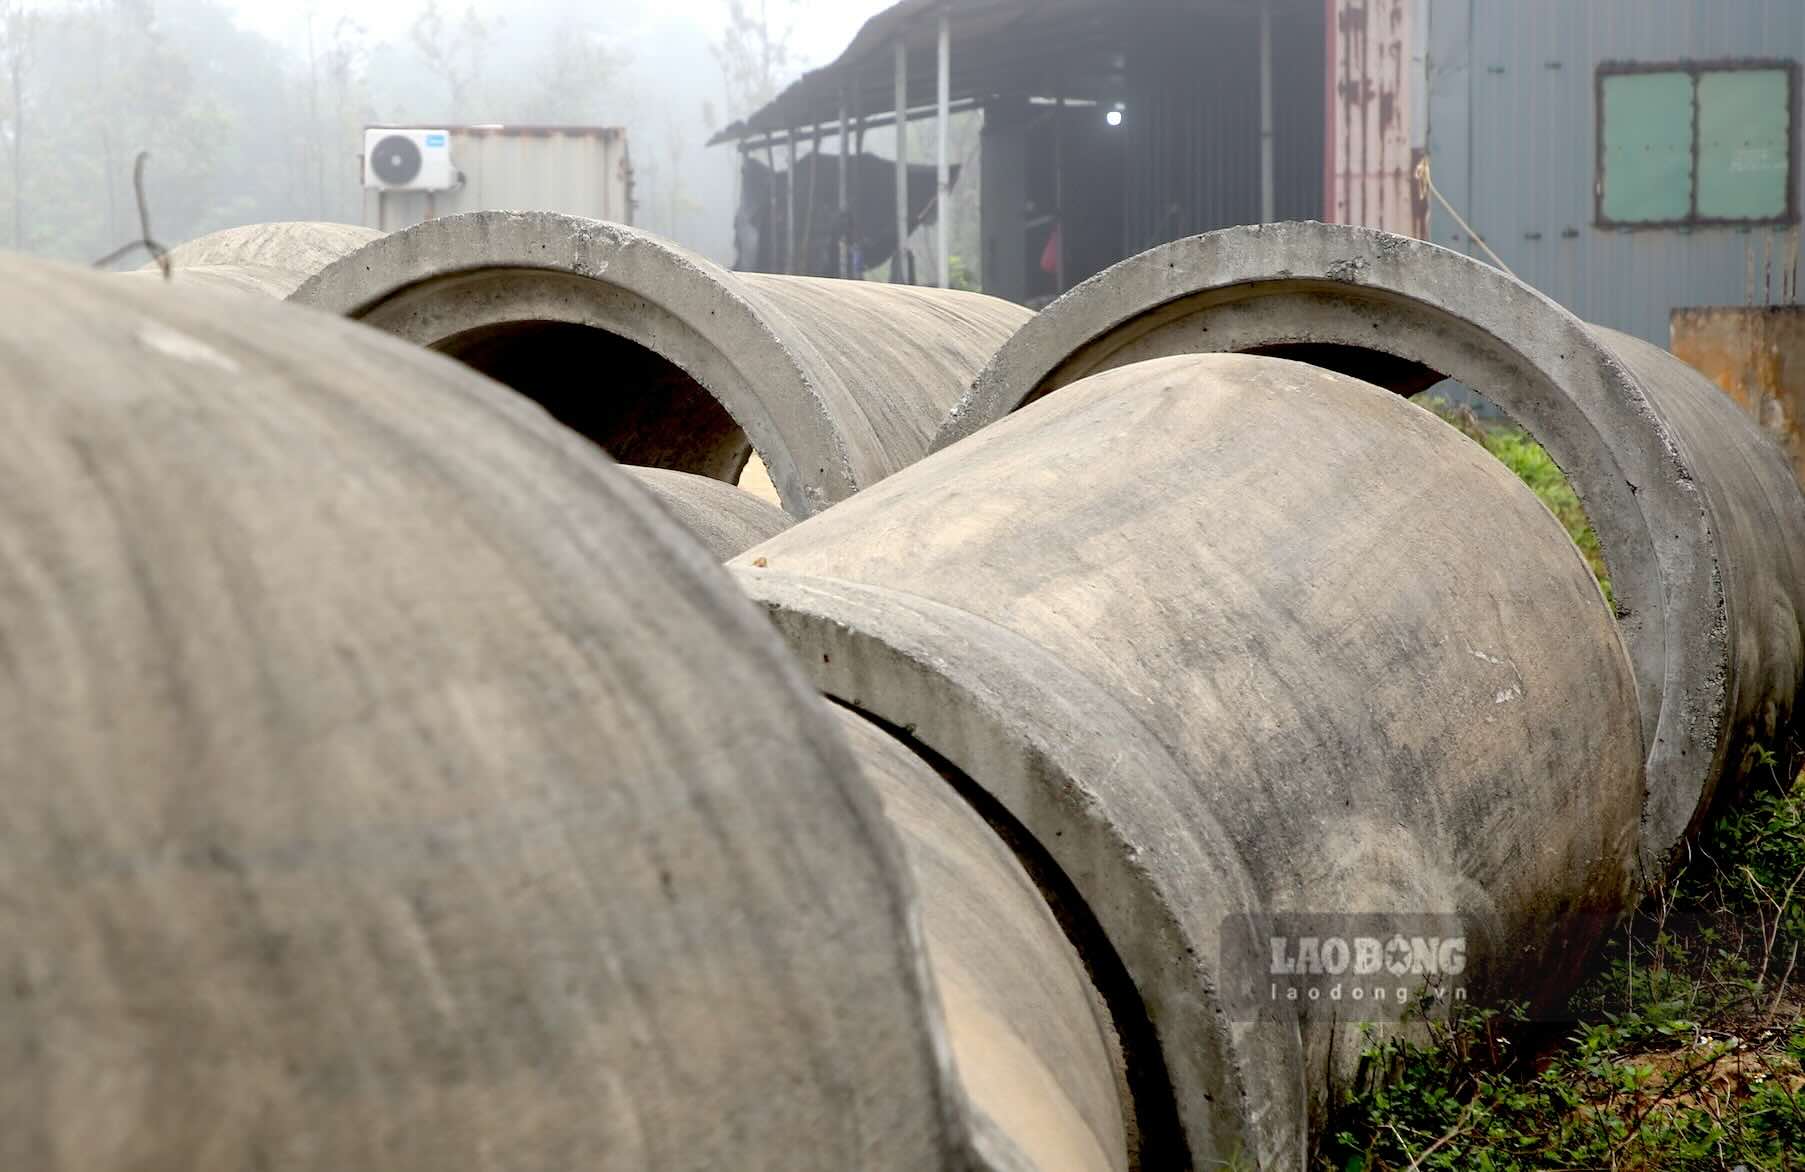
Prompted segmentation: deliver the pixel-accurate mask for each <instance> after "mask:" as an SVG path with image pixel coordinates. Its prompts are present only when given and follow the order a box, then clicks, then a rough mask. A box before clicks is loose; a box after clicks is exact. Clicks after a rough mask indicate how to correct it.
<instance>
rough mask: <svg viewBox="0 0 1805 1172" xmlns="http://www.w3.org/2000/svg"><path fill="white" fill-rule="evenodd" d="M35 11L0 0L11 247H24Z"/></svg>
mask: <svg viewBox="0 0 1805 1172" xmlns="http://www.w3.org/2000/svg"><path fill="white" fill-rule="evenodd" d="M37 24H38V19H37V14H36V13H33V12H29V11H27V10H26V8H25V3H24V0H0V61H3V62H4V64H5V67H6V78H7V82H8V90H9V101H8V105H7V118H6V139H7V144H8V154H10V155H11V157H12V158H11V161H12V181H13V200H12V203H13V248H14V249H22V248H24V247H25V75H26V72H27V71H28V70H29V69H30V67H31V55H32V48H33V42H34V41H35V40H36V32H37Z"/></svg>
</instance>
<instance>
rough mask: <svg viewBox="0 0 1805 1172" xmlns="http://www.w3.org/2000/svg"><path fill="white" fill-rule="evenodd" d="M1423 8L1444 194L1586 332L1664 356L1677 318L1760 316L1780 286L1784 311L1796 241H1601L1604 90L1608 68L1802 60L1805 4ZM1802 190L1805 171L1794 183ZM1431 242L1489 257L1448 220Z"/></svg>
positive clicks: (1757, 232)
mask: <svg viewBox="0 0 1805 1172" xmlns="http://www.w3.org/2000/svg"><path fill="white" fill-rule="evenodd" d="M1426 8H1427V14H1426V20H1427V24H1428V29H1427V39H1428V47H1429V71H1428V79H1429V103H1428V116H1429V126H1428V143H1429V153H1430V159H1431V162H1432V165H1433V173H1434V177H1435V183H1436V186H1437V187H1438V188H1439V189H1440V190H1441V191H1442V193H1443V194H1444V195H1446V196H1447V197H1448V199H1449V201H1450V202H1451V203H1452V204H1453V205H1454V206H1455V207H1456V208H1458V209H1459V210H1460V211H1461V213H1462V214H1463V215H1465V216H1466V217H1467V219H1468V220H1469V221H1470V222H1471V223H1472V225H1473V227H1474V229H1475V230H1477V231H1478V232H1479V233H1480V234H1481V235H1483V236H1484V237H1485V239H1486V242H1487V243H1489V244H1490V245H1491V246H1492V247H1493V248H1494V249H1496V250H1497V252H1498V253H1499V255H1500V256H1501V257H1503V259H1504V261H1505V262H1506V263H1507V264H1509V265H1510V266H1511V268H1513V269H1514V270H1516V272H1517V275H1518V276H1520V277H1522V278H1523V279H1524V280H1526V281H1528V282H1529V283H1530V284H1532V285H1535V286H1536V287H1537V288H1539V289H1541V290H1542V291H1543V292H1545V293H1547V294H1548V295H1549V296H1551V297H1553V298H1554V299H1555V300H1557V301H1559V302H1561V303H1562V304H1564V305H1566V306H1568V307H1569V308H1571V309H1573V310H1574V311H1575V312H1576V313H1578V314H1579V315H1580V316H1581V317H1584V318H1586V319H1588V320H1590V321H1595V322H1598V323H1600V324H1602V325H1608V326H1613V327H1616V328H1618V329H1621V330H1625V331H1627V332H1629V333H1633V334H1637V335H1639V336H1641V337H1644V338H1647V339H1648V340H1649V341H1651V342H1655V343H1657V344H1659V345H1662V346H1665V345H1666V344H1667V342H1668V315H1669V312H1670V310H1672V309H1673V308H1675V307H1678V306H1688V305H1714V304H1720V305H1742V304H1744V303H1745V302H1747V301H1748V300H1750V299H1751V298H1752V299H1753V301H1754V302H1755V303H1756V304H1760V303H1762V301H1763V298H1764V296H1766V292H1765V290H1766V286H1767V285H1768V284H1769V283H1770V281H1771V285H1772V288H1773V291H1774V295H1775V296H1776V297H1777V296H1778V293H1779V290H1780V280H1779V271H1780V269H1781V268H1782V267H1784V266H1786V265H1788V264H1790V263H1791V260H1792V258H1794V257H1796V256H1797V253H1798V228H1797V227H1796V226H1793V227H1779V228H1776V227H1768V226H1756V227H1728V228H1726V227H1696V228H1652V227H1651V228H1634V229H1631V228H1600V227H1597V226H1595V224H1594V218H1595V213H1596V207H1595V202H1594V201H1595V184H1596V182H1597V178H1598V176H1597V170H1598V139H1597V134H1598V129H1597V127H1598V118H1597V108H1596V107H1597V89H1596V86H1597V80H1596V79H1597V72H1598V66H1599V65H1600V63H1602V62H1606V61H1611V62H1646V63H1661V62H1670V61H1683V60H1697V61H1712V60H1733V59H1738V58H1782V59H1791V60H1795V61H1796V60H1805V0H1429V2H1428V4H1427V5H1426ZM1796 117H1797V115H1796V112H1795V119H1796ZM1796 143H1797V128H1796V127H1795V148H1794V149H1795V151H1796V150H1797V149H1798V147H1797V145H1796ZM1802 178H1805V166H1801V167H1798V168H1796V169H1795V179H1802ZM1430 238H1431V239H1433V240H1434V241H1435V242H1436V243H1438V244H1444V245H1447V246H1448V247H1451V248H1456V249H1459V250H1461V251H1465V252H1471V253H1474V254H1477V253H1478V249H1476V248H1475V247H1474V246H1473V245H1472V243H1471V242H1470V241H1468V240H1466V239H1465V238H1464V236H1463V234H1462V233H1461V232H1460V231H1459V229H1458V227H1457V226H1456V225H1455V224H1454V222H1453V220H1452V218H1451V217H1449V216H1448V215H1447V214H1445V213H1444V212H1443V211H1442V210H1441V209H1440V208H1435V209H1433V211H1432V214H1431V217H1430ZM1770 272H1771V274H1772V275H1771V276H1770Z"/></svg>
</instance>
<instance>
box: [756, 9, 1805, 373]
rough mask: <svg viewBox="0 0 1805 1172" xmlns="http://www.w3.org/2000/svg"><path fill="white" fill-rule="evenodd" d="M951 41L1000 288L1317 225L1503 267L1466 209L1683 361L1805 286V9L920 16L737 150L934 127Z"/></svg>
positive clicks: (987, 275)
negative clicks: (1715, 319) (1725, 320)
mask: <svg viewBox="0 0 1805 1172" xmlns="http://www.w3.org/2000/svg"><path fill="white" fill-rule="evenodd" d="M938 40H943V41H944V42H945V43H946V46H947V48H948V50H949V51H950V52H949V57H948V62H949V63H948V67H947V68H948V76H947V77H946V79H945V80H946V82H947V86H946V91H945V92H946V94H947V98H948V102H949V107H948V108H950V109H954V110H958V109H981V110H982V111H983V112H984V122H985V131H984V139H983V154H982V166H981V168H980V171H981V179H982V184H983V193H982V215H983V233H982V235H983V241H984V244H983V258H982V267H983V275H984V286H985V288H986V290H987V291H989V292H994V293H998V294H1000V295H1002V296H1005V297H1010V298H1013V299H1016V300H1021V301H1027V302H1029V303H1031V304H1032V303H1039V302H1042V301H1044V300H1045V299H1046V298H1047V297H1050V296H1052V295H1055V294H1057V293H1058V292H1060V291H1062V290H1064V289H1066V288H1070V287H1071V285H1073V284H1075V283H1077V282H1078V281H1080V280H1082V279H1083V278H1084V277H1085V276H1088V275H1089V274H1090V273H1093V272H1096V271H1097V270H1099V269H1101V268H1103V267H1105V266H1107V265H1108V264H1110V263H1113V262H1114V261H1116V260H1119V259H1121V258H1123V257H1126V256H1129V255H1132V254H1133V253H1135V252H1138V251H1140V250H1142V249H1145V248H1147V247H1150V246H1152V245H1154V244H1158V243H1162V242H1164V241H1167V240H1171V239H1174V238H1177V237H1180V236H1184V235H1188V234H1192V233H1196V232H1203V231H1208V230H1210V229H1213V228H1221V227H1226V226H1229V225H1233V224H1240V223H1248V222H1255V221H1258V220H1261V219H1308V218H1321V219H1327V220H1334V221H1337V222H1341V223H1356V224H1366V225H1369V226H1372V227H1378V228H1384V229H1386V230H1388V231H1393V232H1399V233H1404V234H1408V235H1415V236H1422V237H1426V238H1428V239H1432V240H1434V241H1435V242H1437V243H1439V244H1443V245H1446V246H1448V247H1451V248H1455V249H1458V250H1461V251H1466V252H1470V253H1473V254H1474V255H1478V256H1481V257H1482V258H1483V257H1485V255H1486V253H1485V249H1484V247H1482V246H1481V245H1480V244H1479V243H1477V242H1476V241H1475V240H1474V239H1472V238H1471V235H1470V233H1469V231H1468V229H1467V228H1463V227H1462V225H1461V223H1460V219H1461V218H1464V220H1465V221H1466V222H1467V224H1468V225H1469V226H1470V228H1471V229H1472V230H1473V231H1476V232H1477V233H1478V234H1479V235H1480V236H1481V237H1483V239H1484V242H1485V245H1486V246H1489V247H1490V248H1491V249H1492V250H1493V251H1494V252H1495V253H1496V259H1498V260H1500V261H1501V262H1502V263H1504V264H1506V265H1508V266H1509V267H1510V268H1511V269H1512V270H1513V271H1515V272H1516V274H1517V275H1518V276H1520V277H1522V278H1523V279H1524V280H1526V281H1528V282H1530V283H1531V284H1533V285H1535V286H1537V287H1538V288H1540V289H1542V290H1543V291H1544V292H1546V293H1548V294H1549V295H1550V296H1552V297H1553V298H1555V299H1556V300H1558V301H1561V302H1562V303H1564V304H1566V305H1568V306H1570V307H1571V308H1572V309H1574V310H1575V311H1576V312H1578V313H1579V314H1580V315H1581V316H1583V317H1585V318H1587V319H1588V320H1591V321H1595V322H1599V323H1600V324H1604V325H1610V326H1615V327H1617V328H1619V329H1623V330H1626V331H1628V332H1630V333H1634V334H1638V335H1640V336H1642V337H1644V338H1647V339H1649V340H1650V341H1653V342H1656V343H1659V344H1661V345H1665V344H1666V343H1667V340H1668V315H1669V311H1670V310H1671V309H1673V308H1676V307H1679V306H1688V305H1706V304H1731V305H1741V304H1744V303H1754V304H1763V303H1766V302H1769V301H1776V302H1777V301H1782V300H1791V299H1793V296H1794V292H1795V290H1796V280H1795V274H1796V271H1797V267H1798V259H1799V255H1798V254H1799V232H1798V224H1799V210H1800V207H1801V204H1802V203H1805V194H1802V187H1801V185H1802V184H1805V167H1801V166H1800V160H1799V138H1800V126H1801V122H1802V120H1801V117H1800V100H1801V99H1800V90H1801V83H1800V68H1799V63H1800V61H1801V60H1802V59H1805V0H903V2H902V3H900V4H898V5H896V6H895V7H893V8H891V9H889V10H888V11H886V12H884V13H882V14H880V15H879V16H876V17H874V18H872V20H871V21H870V22H869V23H868V24H867V25H866V26H865V28H864V29H862V30H861V31H860V33H859V35H858V37H857V38H855V40H854V41H853V43H852V44H851V45H850V46H848V48H847V50H846V51H845V53H843V54H842V55H841V57H840V58H839V59H838V60H836V61H835V62H833V63H832V64H831V65H828V66H826V67H824V68H822V69H820V70H816V71H814V72H812V73H810V74H808V75H806V76H804V77H803V78H802V79H801V80H800V81H798V82H797V83H796V84H795V85H793V86H791V87H790V89H788V90H787V91H785V93H784V94H783V95H782V96H780V97H779V98H778V99H777V101H775V102H773V103H771V105H769V106H767V107H766V108H765V109H763V110H760V111H758V112H757V113H755V114H754V115H752V116H751V117H750V118H748V119H746V120H745V121H744V122H741V123H739V124H737V125H736V126H734V127H732V128H730V129H729V130H728V131H726V132H724V133H723V135H722V136H721V140H732V141H736V142H738V143H739V145H740V149H741V150H742V151H747V152H751V151H754V150H763V151H765V152H766V153H767V157H769V158H771V159H773V160H775V158H776V154H775V149H776V148H777V147H783V148H785V149H786V150H787V151H789V152H790V154H789V158H790V161H791V163H792V165H794V164H795V158H796V156H795V153H794V151H795V150H796V149H797V144H804V145H810V146H811V147H812V149H815V150H819V149H822V144H823V143H826V144H827V146H828V149H832V148H833V144H834V138H835V134H836V132H837V131H838V129H839V128H840V127H842V126H845V125H846V124H847V123H848V122H850V123H851V124H852V125H853V126H855V127H858V128H861V129H862V128H864V127H865V126H868V125H869V126H877V125H888V124H891V123H893V122H894V121H895V120H896V119H897V117H898V114H899V110H898V108H899V107H900V115H901V117H903V118H906V119H916V118H927V117H933V116H935V114H936V113H937V110H936V105H937V103H936V97H937V94H936V82H937V80H939V79H938V78H937V70H936V64H937V62H936V49H937V47H938V46H937V41H938ZM899 71H900V72H899ZM896 86H900V89H897V88H893V87H896ZM893 95H894V96H893ZM1111 111H1114V113H1113V114H1111ZM1106 116H1107V117H1106ZM846 142H847V140H846V139H845V138H842V139H841V143H840V147H839V149H840V150H842V151H844V150H847V149H848V148H847V146H846ZM841 198H842V203H841V207H845V206H846V205H845V202H844V199H845V197H844V195H842V197H841ZM854 202H855V203H856V202H857V201H856V200H855V201H854ZM921 210H922V209H915V208H911V209H909V213H910V216H909V220H908V223H909V224H910V225H911V226H913V225H914V224H916V223H918V222H920V219H921V218H922V217H919V216H917V214H916V213H917V212H918V211H921ZM797 214H798V217H799V218H800V217H801V215H802V213H801V212H800V210H799V211H798V213H797ZM783 216H784V212H783V210H781V209H774V210H773V212H772V214H771V220H770V224H769V225H768V226H767V230H780V229H779V225H781V223H782V221H783ZM1061 225H1063V231H1061V232H1059V233H1058V234H1057V235H1055V229H1056V228H1058V227H1059V226H1061ZM892 238H894V233H893V234H892ZM1049 259H1056V260H1057V264H1056V265H1052V264H1047V263H1044V262H1047V261H1048V260H1049Z"/></svg>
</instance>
